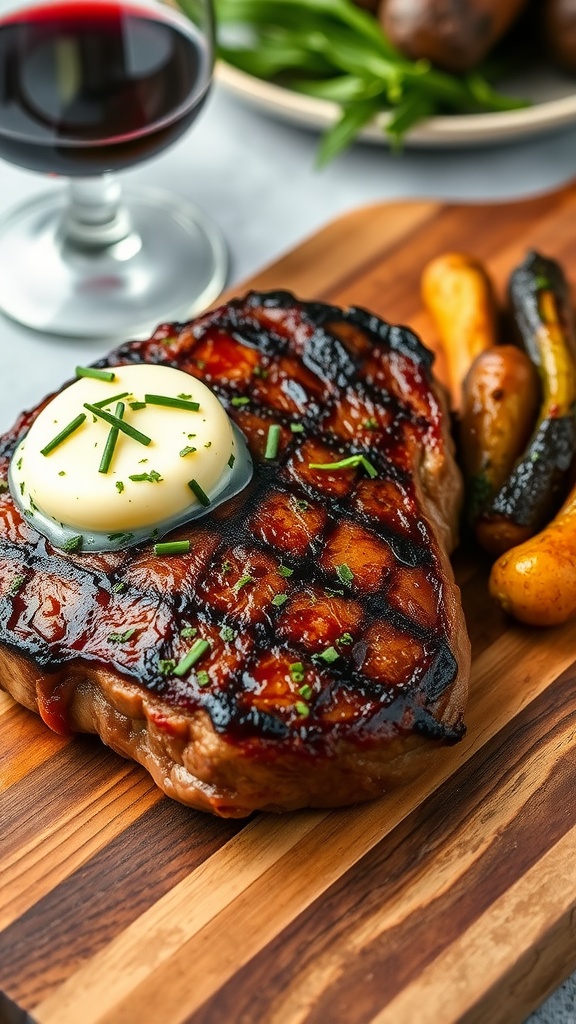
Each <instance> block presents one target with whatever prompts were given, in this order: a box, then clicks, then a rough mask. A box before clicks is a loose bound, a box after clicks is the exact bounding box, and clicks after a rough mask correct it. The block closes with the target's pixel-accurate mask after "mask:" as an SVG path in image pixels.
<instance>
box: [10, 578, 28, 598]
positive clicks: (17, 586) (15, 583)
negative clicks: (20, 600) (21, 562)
mask: <svg viewBox="0 0 576 1024" xmlns="http://www.w3.org/2000/svg"><path fill="white" fill-rule="evenodd" d="M25 583H26V577H25V576H24V575H23V574H22V573H19V574H18V576H15V577H14V579H13V580H12V583H11V584H10V586H9V587H8V595H9V596H10V597H16V594H17V593H18V591H19V590H21V589H22V587H23V586H24V584H25Z"/></svg>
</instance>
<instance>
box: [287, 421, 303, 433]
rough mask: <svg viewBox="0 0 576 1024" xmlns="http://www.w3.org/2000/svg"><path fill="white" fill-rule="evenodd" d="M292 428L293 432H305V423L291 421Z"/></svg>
mask: <svg viewBox="0 0 576 1024" xmlns="http://www.w3.org/2000/svg"><path fill="white" fill-rule="evenodd" d="M290 430H291V431H292V433H293V434H303V433H304V425H303V424H302V423H291V424H290Z"/></svg>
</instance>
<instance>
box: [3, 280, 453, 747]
mask: <svg viewBox="0 0 576 1024" xmlns="http://www.w3.org/2000/svg"><path fill="white" fill-rule="evenodd" d="M391 361H394V367H395V374H392V373H391V371H390V362H391ZM129 362H156V363H164V364H166V365H172V366H176V367H178V368H180V369H184V370H186V371H188V372H190V373H192V374H194V375H195V376H197V377H198V378H200V379H201V380H203V381H204V382H205V383H206V384H207V385H208V386H209V387H211V388H212V389H213V390H214V391H215V392H216V393H217V394H218V396H219V397H220V399H221V400H222V402H223V404H224V406H225V407H226V409H227V411H228V413H229V415H230V416H231V417H232V418H233V419H234V421H235V422H236V423H237V425H238V426H239V427H240V429H241V430H243V431H244V433H245V434H246V436H247V439H248V443H249V446H250V449H251V452H252V456H253V458H254V462H255V472H254V477H253V480H252V483H251V484H250V485H249V487H248V488H247V489H246V490H245V491H244V492H242V493H241V494H240V495H238V496H237V497H236V498H234V499H232V500H231V501H230V502H228V503H227V504H226V505H224V506H221V507H220V508H218V509H216V510H214V512H213V513H211V514H210V515H209V516H208V517H207V518H206V519H203V520H200V521H197V522H196V523H195V524H191V525H190V526H188V527H184V528H182V529H179V530H177V531H175V532H174V534H173V536H174V538H177V539H184V538H186V539H188V538H189V539H190V541H191V551H190V554H189V555H182V556H173V557H171V558H169V559H159V558H157V557H154V556H152V554H151V549H150V545H141V546H140V547H138V548H132V549H129V550H125V551H123V552H114V553H109V554H102V555H81V554H80V555H76V554H63V553H61V552H59V551H56V550H54V549H53V548H52V547H51V546H50V544H49V543H48V542H47V541H46V540H45V539H44V538H42V537H40V536H39V535H38V534H37V533H36V532H35V531H34V530H33V529H32V528H31V526H30V524H29V523H28V522H27V521H26V520H25V519H24V520H22V518H21V517H20V515H19V513H18V511H17V510H16V509H15V507H14V505H13V502H12V499H11V497H10V495H9V494H7V493H3V494H0V580H1V582H0V594H2V596H1V597H0V642H2V643H4V644H6V645H8V646H9V647H11V648H13V649H15V650H17V651H19V652H20V653H25V654H26V655H28V656H29V657H30V658H32V659H33V660H34V662H36V663H37V664H38V665H39V666H41V667H42V669H43V670H45V671H48V672H56V671H58V670H62V668H63V666H66V665H67V664H68V666H69V668H71V670H72V671H73V669H74V664H73V663H75V662H77V661H78V660H79V659H82V660H84V661H86V660H92V661H97V662H100V663H102V664H104V665H111V666H113V667H115V668H116V669H117V670H118V671H119V672H121V673H123V674H125V675H127V676H129V677H130V678H133V679H135V680H136V681H138V683H139V684H141V685H142V686H143V687H145V688H146V689H148V690H150V691H152V692H154V693H156V694H158V695H159V696H161V697H162V699H163V700H164V701H166V702H167V703H169V704H172V705H174V706H176V707H179V708H182V709H184V710H186V709H194V708H197V707H199V706H200V707H204V708H205V709H206V710H207V711H208V713H209V715H210V717H211V720H212V722H213V724H214V727H215V729H216V730H217V731H219V732H222V733H225V734H226V736H227V737H228V738H230V739H233V740H236V741H244V742H249V741H250V739H251V738H255V739H258V738H265V739H266V738H269V739H271V740H274V741H276V742H278V741H281V742H282V743H283V744H284V745H286V744H289V745H290V746H292V747H294V748H296V749H301V748H302V747H305V748H306V749H308V750H310V749H312V750H313V749H314V748H315V747H318V749H325V748H326V745H327V743H329V742H331V741H332V740H336V739H337V738H339V737H346V735H348V734H351V733H353V734H354V740H355V742H358V740H360V741H362V739H364V738H365V739H366V741H367V742H373V741H374V739H375V737H377V736H379V737H392V736H394V735H397V734H398V733H405V732H409V731H414V730H415V731H417V732H421V733H423V734H424V735H427V736H430V737H432V738H435V739H444V740H446V739H448V740H450V739H454V740H455V739H457V738H459V737H460V736H461V734H462V727H461V726H457V727H455V728H452V729H447V728H446V727H445V726H443V725H441V724H439V723H438V722H437V721H436V720H435V718H434V716H433V714H431V712H430V706H431V705H432V704H434V702H435V701H437V700H438V698H439V696H440V695H441V694H442V692H443V691H444V689H445V688H446V686H448V685H449V684H450V683H451V682H452V681H453V679H454V678H455V675H456V672H457V666H456V661H455V659H454V656H453V654H452V652H451V650H450V646H449V643H448V638H447V636H446V621H445V617H444V614H443V610H442V573H441V570H440V565H439V561H438V556H437V551H438V549H437V543H436V540H435V538H434V536H433V534H432V532H431V530H430V529H429V527H428V524H427V523H426V522H425V521H424V519H423V518H422V517H421V514H420V512H419V505H418V501H417V499H416V493H415V487H414V482H413V476H414V472H415V465H416V462H417V459H416V458H415V452H419V451H421V450H423V448H424V439H426V446H427V447H428V448H433V447H434V446H435V445H437V446H440V445H441V444H442V440H441V411H440V409H439V408H438V406H437V404H436V401H435V398H434V395H433V393H432V392H431V390H430V365H431V356H430V354H429V353H428V352H427V351H426V350H425V349H424V348H423V347H422V346H421V345H420V343H419V342H418V340H417V339H416V338H415V336H414V335H412V334H411V333H410V332H409V331H407V330H405V329H403V328H397V327H392V328H391V327H389V326H388V325H386V324H384V323H383V322H382V321H380V320H378V318H376V317H374V316H372V315H370V314H368V313H365V312H364V311H362V310H355V309H351V310H349V311H347V312H346V313H343V312H342V311H341V310H338V309H336V308H334V307H331V306H327V305H322V304H319V303H313V304H312V303H310V304H306V303H302V304H300V303H298V302H297V301H296V300H295V299H294V297H293V296H291V295H289V294H288V293H268V294H266V295H259V294H256V293H252V294H250V295H249V296H248V297H247V298H246V299H244V300H235V301H233V302H231V303H229V304H228V305H226V306H224V307H222V308H221V309H220V310H217V311H215V312H214V313H209V314H207V315H205V316H204V317H202V318H201V319H199V320H197V321H195V322H194V323H193V324H191V325H176V326H175V325H164V326H162V327H161V328H159V329H158V330H157V331H156V333H155V335H154V336H153V338H152V339H150V340H149V341H146V342H133V343H130V344H128V345H125V346H122V347H121V348H120V349H117V350H116V352H114V353H112V354H111V355H110V357H109V358H108V359H106V360H103V361H101V363H100V364H98V365H100V366H114V365H121V364H124V363H129ZM399 381H400V382H404V385H402V386H401V385H399V383H398V382H399ZM240 397H241V398H249V402H248V403H247V404H245V405H238V404H236V405H235V404H233V399H234V398H240ZM34 415H35V413H32V414H30V415H28V416H24V417H22V418H21V420H20V421H19V423H18V424H17V425H16V427H15V428H14V430H13V431H12V432H11V433H10V434H8V435H6V436H5V438H4V439H3V441H2V444H1V446H0V459H1V460H2V461H1V462H0V472H1V473H2V475H3V477H4V478H5V476H6V473H7V467H8V461H9V457H10V454H11V452H12V451H13V449H14V447H15V446H16V444H17V443H18V442H19V440H20V439H21V437H22V436H23V434H24V433H25V431H26V430H27V429H28V427H29V425H30V423H31V422H32V419H33V417H34ZM272 423H277V424H279V425H280V427H281V438H280V445H279V452H278V457H277V458H276V459H275V460H273V461H270V462H267V461H266V460H265V459H264V457H263V454H264V448H265V443H266V435H267V430H268V426H269V425H270V424H272ZM294 423H296V424H297V425H298V426H299V427H300V426H301V427H302V431H301V432H299V433H292V432H291V430H290V425H291V424H294ZM352 454H362V455H365V456H366V458H368V459H369V461H370V462H371V463H372V465H373V466H374V467H375V468H376V469H377V471H378V477H377V479H375V480H371V479H369V478H368V477H367V476H366V474H365V473H364V472H363V470H362V469H361V468H358V469H347V470H345V471H332V472H330V471H318V470H316V471H314V470H310V468H309V463H310V462H322V463H325V462H331V461H336V460H338V459H341V458H343V457H347V456H349V455H352ZM338 566H340V567H342V566H347V567H349V568H350V570H351V572H352V574H353V579H352V580H350V579H348V574H347V573H346V574H344V570H343V569H342V568H340V569H338ZM284 567H285V568H286V569H290V570H292V574H291V575H290V576H288V575H283V573H284V571H285V569H284ZM245 576H248V577H250V578H249V580H248V581H246V582H245V583H243V584H242V583H241V581H242V579H243V578H244V577H245ZM407 592H408V594H409V597H408V600H407V599H406V594H407ZM278 594H282V595H284V594H285V595H287V598H288V599H287V601H285V602H284V603H283V604H281V605H278V604H273V598H274V596H275V595H278ZM132 627H135V632H134V634H133V635H132V637H131V638H130V639H129V640H127V641H126V642H118V640H113V639H111V637H113V636H114V635H118V633H121V632H122V631H123V630H126V629H128V628H132ZM223 627H228V628H229V629H230V630H233V631H234V632H235V634H236V635H235V637H234V639H233V640H232V641H229V640H223V639H222V637H221V636H220V634H221V632H222V630H223ZM182 630H184V635H183V634H182ZM192 630H197V631H198V632H197V634H196V635H197V636H200V637H205V638H207V639H209V640H210V641H211V645H212V646H211V651H210V653H209V655H208V656H207V657H206V658H204V659H203V660H202V662H201V664H200V665H198V668H199V669H201V670H203V671H207V672H208V677H209V683H208V685H205V686H204V685H201V684H200V680H199V678H198V675H197V673H195V672H194V673H191V675H190V677H189V678H186V679H178V678H177V677H175V676H173V675H171V673H170V664H171V662H173V661H178V660H179V659H180V658H181V657H183V655H184V654H185V653H186V651H187V650H188V649H189V647H190V646H191V643H193V642H194V641H193V640H191V639H190V636H189V634H190V632H191V631H192ZM186 634H188V635H186ZM346 634H351V635H352V637H353V642H352V643H345V641H344V640H343V639H342V638H343V637H344V638H345V639H347V638H346V636H345V635H346ZM329 647H334V648H335V649H336V650H337V652H338V655H339V657H338V659H337V660H336V661H334V662H333V663H326V662H324V661H323V660H322V659H321V658H319V657H318V655H320V654H321V653H322V652H323V651H325V650H326V649H327V648H329ZM298 662H302V664H303V666H304V672H305V682H304V694H303V693H302V692H301V690H302V680H298V684H297V683H296V681H295V680H294V679H293V675H294V670H293V669H292V670H291V668H290V666H294V664H296V663H298ZM62 678H63V680H64V682H63V684H62V685H63V686H65V680H66V673H65V672H63V674H62ZM308 689H310V691H311V696H307V694H308ZM298 707H299V710H298ZM303 709H304V713H303ZM306 711H307V714H306Z"/></svg>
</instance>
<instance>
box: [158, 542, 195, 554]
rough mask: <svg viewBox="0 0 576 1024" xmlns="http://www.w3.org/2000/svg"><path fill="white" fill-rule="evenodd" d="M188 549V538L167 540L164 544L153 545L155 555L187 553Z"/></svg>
mask: <svg viewBox="0 0 576 1024" xmlns="http://www.w3.org/2000/svg"><path fill="white" fill-rule="evenodd" d="M189 551H190V541H189V540H172V541H169V540H167V541H165V543H164V544H155V545H154V554H155V555H187V554H188V552H189Z"/></svg>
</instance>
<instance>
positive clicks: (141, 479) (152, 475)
mask: <svg viewBox="0 0 576 1024" xmlns="http://www.w3.org/2000/svg"><path fill="white" fill-rule="evenodd" d="M146 461H147V460H146ZM128 479H129V480H133V481H134V483H137V484H139V483H148V484H158V483H162V480H163V477H162V476H161V475H160V473H158V472H157V471H156V470H155V469H151V470H150V472H149V473H132V475H131V476H129V477H128Z"/></svg>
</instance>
